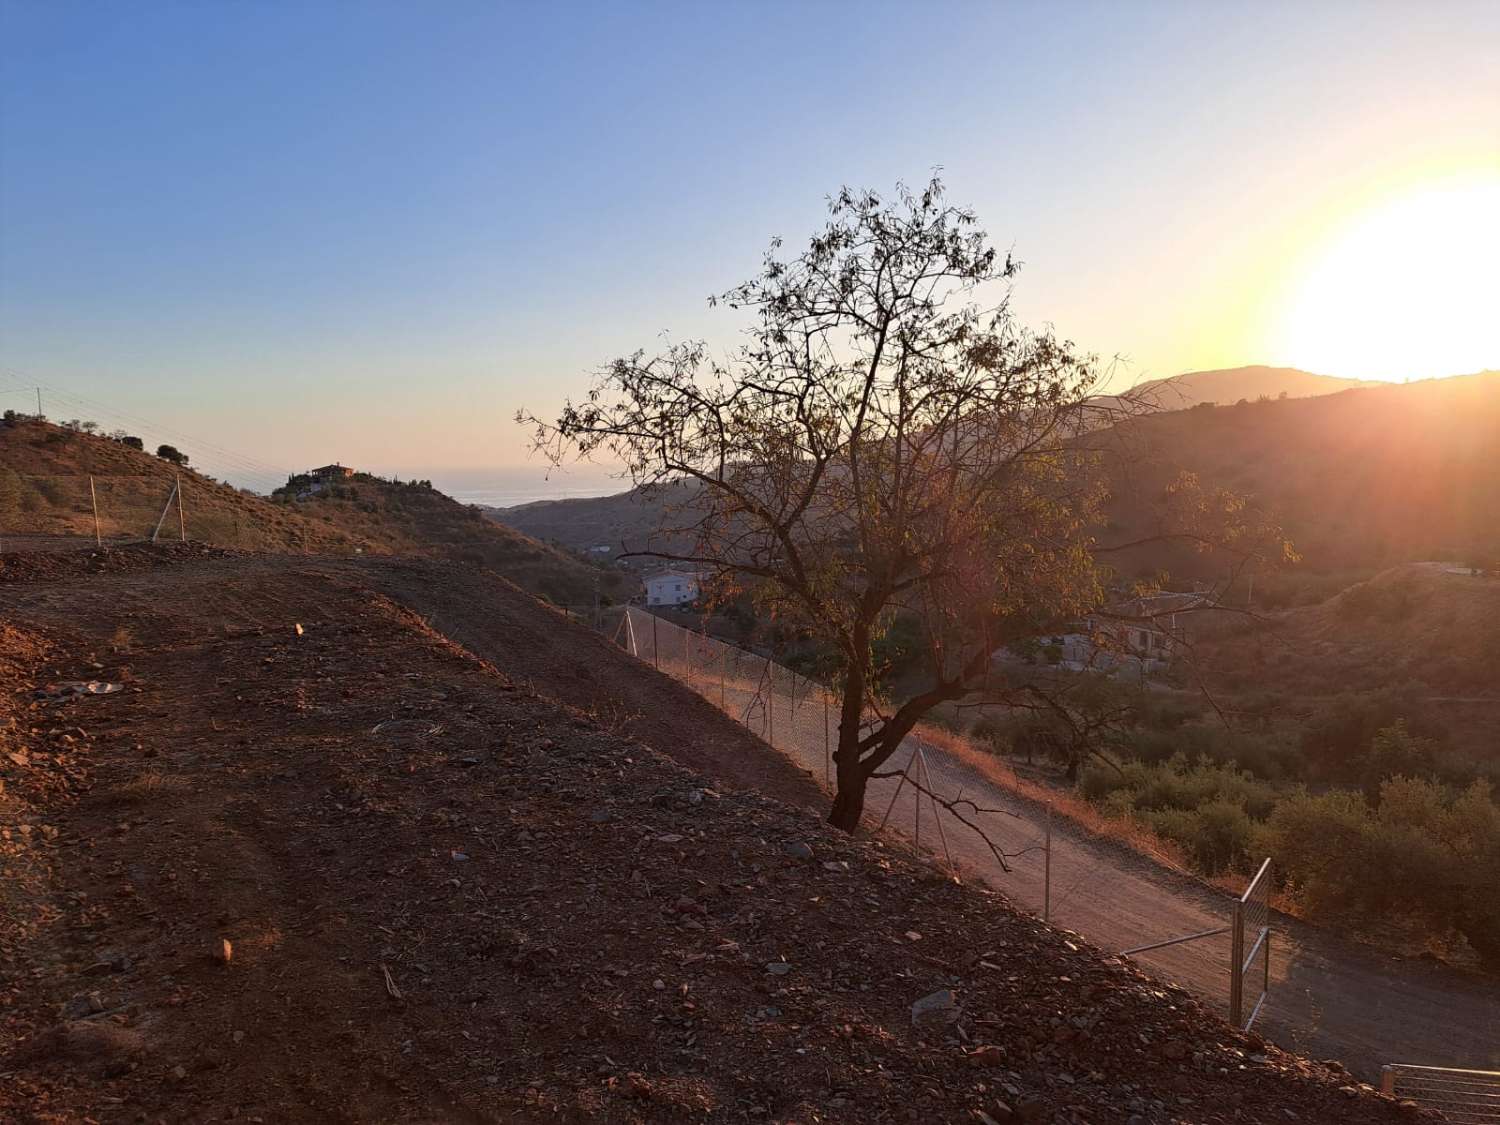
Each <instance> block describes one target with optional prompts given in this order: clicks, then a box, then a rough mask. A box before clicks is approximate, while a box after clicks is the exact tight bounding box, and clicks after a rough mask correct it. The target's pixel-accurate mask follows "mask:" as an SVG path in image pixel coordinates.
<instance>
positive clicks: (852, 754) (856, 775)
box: [828, 667, 870, 832]
mask: <svg viewBox="0 0 1500 1125" xmlns="http://www.w3.org/2000/svg"><path fill="white" fill-rule="evenodd" d="M864 698H865V678H864V673H863V670H862V669H860V668H858V667H851V668H849V669H848V671H847V672H846V673H845V675H844V698H843V701H842V703H841V705H840V707H839V744H838V748H837V749H836V750H834V752H833V763H834V780H835V785H836V789H835V791H834V797H833V808H832V809H830V810H829V812H828V823H829V824H831V825H833V826H834V827H835V828H840V829H843V831H845V832H854V831H855V830H856V829H858V828H859V818H860V817H861V816H862V815H863V814H864V811H865V786H866V785H868V784H869V781H870V777H869V774H868V773H867V772H866V770H865V767H864V764H863V763H862V762H861V761H860V760H859V736H860V720H861V718H862V717H863V715H864Z"/></svg>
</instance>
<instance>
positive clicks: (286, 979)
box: [0, 556, 1400, 1125]
mask: <svg viewBox="0 0 1500 1125" xmlns="http://www.w3.org/2000/svg"><path fill="white" fill-rule="evenodd" d="M188 560H189V561H185V562H183V563H182V565H180V566H176V567H172V566H161V565H154V564H153V562H152V561H150V560H148V561H147V562H146V565H144V566H143V568H142V569H140V570H138V571H132V570H130V569H128V568H126V567H124V565H123V562H122V567H121V568H120V569H115V570H111V571H110V572H109V573H108V574H105V575H83V576H80V577H79V578H78V579H77V580H76V581H73V582H71V583H69V584H67V585H66V586H65V587H63V586H59V585H57V584H56V583H48V584H44V585H39V586H37V587H35V588H29V587H27V586H25V585H24V584H21V585H11V586H8V587H6V588H5V589H4V590H3V591H0V607H3V609H4V617H5V619H6V621H7V622H8V623H9V625H8V628H7V629H6V630H5V631H4V632H3V633H0V646H3V647H0V676H4V677H5V682H4V684H3V687H4V690H3V691H0V708H3V709H4V711H5V714H4V716H3V717H4V718H6V719H14V720H17V721H15V722H14V723H12V724H7V729H6V732H5V734H4V738H5V740H6V742H5V749H6V750H7V752H8V753H7V754H5V755H4V756H0V769H3V770H4V771H5V775H6V780H7V788H6V790H5V798H6V799H7V800H8V801H10V802H13V803H14V805H15V809H14V811H15V812H16V814H17V815H16V820H17V821H18V822H21V823H26V824H28V825H40V826H43V827H42V828H38V829H36V830H34V831H32V832H28V833H25V834H24V836H20V835H14V834H7V835H6V836H5V837H3V838H0V852H3V854H4V859H5V861H6V863H7V865H8V866H9V865H10V864H12V863H14V864H15V865H17V866H18V867H24V868H25V871H26V879H25V882H24V885H11V886H10V887H9V890H10V892H11V895H12V899H11V901H12V904H13V916H14V917H15V919H16V920H17V922H18V924H17V925H15V926H13V927H10V928H8V929H7V930H6V931H5V933H4V935H3V936H4V945H3V946H0V955H3V956H4V957H5V959H6V962H7V968H9V967H10V966H11V964H15V965H20V966H27V967H28V968H29V969H31V970H32V971H27V972H16V971H8V972H6V973H5V974H4V977H3V978H0V979H3V980H4V981H5V982H6V983H5V984H4V985H3V987H4V988H5V989H6V993H5V1004H4V1006H3V1008H0V1012H3V1016H0V1067H3V1069H4V1071H5V1073H6V1075H7V1081H6V1082H5V1083H4V1084H3V1086H0V1116H3V1117H5V1118H6V1119H7V1120H16V1121H24V1122H42V1121H63V1120H81V1119H84V1118H86V1117H92V1118H95V1119H114V1118H117V1117H118V1118H123V1119H126V1120H133V1119H137V1118H139V1117H141V1116H144V1117H145V1118H146V1119H148V1120H154V1119H170V1120H223V1119H227V1118H239V1119H260V1120H266V1121H326V1120H339V1121H345V1122H365V1121H413V1122H417V1121H435V1120H444V1121H472V1122H533V1121H536V1122H540V1121H572V1122H585V1121H589V1122H621V1123H632V1125H634V1123H646V1122H674V1121H704V1120H707V1121H725V1122H729V1121H746V1120H760V1121H766V1122H776V1123H791V1122H800V1123H812V1122H819V1121H828V1122H835V1121H837V1122H843V1121H861V1122H865V1121H868V1122H893V1121H909V1120H919V1121H955V1122H957V1121H977V1120H983V1118H982V1117H980V1116H979V1114H980V1113H981V1112H983V1113H985V1114H988V1115H989V1116H990V1117H991V1118H993V1119H995V1120H1022V1121H1054V1122H1074V1121H1082V1120H1088V1121H1125V1120H1127V1119H1130V1118H1132V1115H1134V1119H1136V1120H1140V1121H1146V1122H1152V1123H1158V1122H1159V1123H1166V1122H1169V1121H1170V1122H1177V1121H1193V1122H1199V1123H1215V1122H1222V1123H1227V1122H1230V1121H1239V1122H1261V1121H1264V1122H1269V1121H1286V1120H1291V1119H1296V1120H1304V1121H1318V1122H1330V1123H1338V1122H1355V1121H1360V1122H1365V1121H1384V1120H1391V1121H1394V1120H1399V1119H1400V1115H1399V1111H1398V1110H1397V1108H1396V1107H1395V1106H1394V1105H1393V1104H1391V1103H1390V1102H1388V1101H1385V1100H1382V1099H1381V1098H1379V1097H1378V1096H1376V1095H1374V1094H1373V1093H1371V1092H1369V1091H1368V1088H1364V1089H1362V1088H1360V1087H1358V1086H1357V1085H1355V1084H1352V1083H1350V1081H1349V1079H1348V1078H1347V1076H1345V1075H1343V1074H1342V1073H1340V1072H1337V1071H1333V1070H1330V1069H1328V1068H1326V1067H1324V1066H1321V1065H1319V1064H1313V1063H1309V1062H1307V1061H1305V1060H1302V1059H1299V1058H1297V1057H1295V1056H1292V1055H1288V1054H1286V1053H1283V1052H1282V1051H1280V1050H1278V1049H1276V1048H1275V1047H1274V1046H1270V1045H1268V1044H1265V1043H1263V1042H1261V1041H1260V1040H1259V1039H1258V1037H1247V1036H1244V1035H1241V1034H1239V1033H1238V1032H1235V1031H1232V1030H1230V1029H1229V1028H1228V1027H1227V1026H1225V1025H1224V1024H1223V1023H1222V1022H1221V1021H1219V1020H1218V1019H1216V1018H1214V1017H1212V1016H1211V1015H1209V1014H1207V1013H1206V1012H1205V1011H1204V1010H1203V1009H1202V1008H1201V1007H1200V1005H1199V1004H1198V1003H1197V1002H1196V1001H1194V1000H1193V999H1192V998H1191V997H1189V996H1187V995H1186V994H1184V993H1182V992H1181V991H1179V990H1174V989H1170V988H1167V987H1163V986H1160V985H1158V984H1156V983H1155V982H1153V981H1151V980H1150V979H1149V978H1146V977H1145V976H1143V975H1142V974H1140V973H1139V972H1137V971H1136V970H1134V969H1133V968H1131V967H1130V966H1128V965H1126V964H1124V963H1122V962H1120V961H1119V960H1118V959H1115V958H1108V957H1105V956H1104V955H1102V954H1101V953H1100V952H1099V951H1097V950H1095V949H1092V948H1090V947H1088V946H1087V945H1085V944H1083V943H1081V942H1079V941H1077V940H1065V935H1063V934H1061V933H1059V932H1057V931H1054V930H1050V929H1048V928H1047V927H1045V926H1043V925H1042V924H1040V923H1039V922H1037V921H1035V920H1034V919H1031V918H1028V917H1026V916H1023V915H1021V914H1018V913H1016V912H1015V911H1013V910H1012V909H1011V908H1009V906H1008V905H1007V904H1006V902H1005V900H1004V899H1003V897H1001V896H999V895H996V894H992V893H986V892H983V891H981V890H978V889H976V888H971V887H964V886H959V885H956V884H955V883H954V882H953V881H952V880H950V879H948V878H945V877H942V876H940V875H939V874H938V873H937V871H936V870H935V869H933V868H931V867H928V866H926V865H924V864H919V863H915V862H912V861H909V860H907V859H904V858H902V857H901V856H899V855H897V854H894V853H893V852H891V851H889V850H888V849H886V848H883V847H881V846H879V845H878V844H875V843H871V842H866V841H856V840H851V839H849V838H846V837H841V836H838V835H837V834H835V833H832V832H831V831H830V830H828V829H826V828H825V827H824V826H822V825H821V824H819V823H818V822H817V821H816V820H815V819H814V818H812V817H810V816H808V815H805V814H802V813H799V812H797V811H795V810H792V809H789V808H788V807H787V806H784V805H781V804H778V803H777V802H775V801H772V800H768V799H766V798H764V797H760V796H756V795H752V794H747V793H739V792H733V791H714V790H712V789H710V788H709V787H708V786H707V785H706V784H705V782H704V779H703V778H702V777H701V776H699V775H695V774H692V773H689V772H686V771H684V770H682V769H681V768H680V767H678V766H676V765H674V764H673V763H671V762H669V761H667V760H666V759H664V758H663V757H662V756H661V755H659V754H657V753H655V752H654V751H652V750H651V749H650V748H648V747H646V746H643V745H642V744H641V743H639V742H635V741H633V740H630V739H628V738H624V737H621V736H620V735H619V734H617V733H615V732H614V731H612V730H611V729H610V728H609V726H608V724H606V723H602V722H600V720H599V719H598V718H597V717H595V716H591V715H588V714H584V713H580V712H576V711H569V710H568V709H566V708H564V707H562V706H559V705H558V704H557V703H555V702H553V701H551V700H549V699H547V698H545V697H543V696H540V695H538V694H536V693H535V692H532V691H530V690H528V689H527V684H526V679H525V676H524V668H525V661H524V655H525V654H524V650H512V656H513V658H514V659H515V660H516V662H517V665H518V668H519V669H520V670H521V672H522V674H521V675H510V674H507V673H506V671H504V670H497V669H496V668H495V667H493V666H491V665H488V664H485V663H483V662H481V661H479V660H477V659H475V658H474V657H473V656H472V655H471V654H469V653H467V652H466V651H464V650H462V649H460V648H458V647H457V646H455V645H453V644H452V643H450V642H448V641H447V640H445V639H444V638H443V637H441V636H439V635H437V634H436V633H434V632H433V631H432V630H431V629H429V628H428V627H426V626H425V625H424V624H423V623H422V622H421V621H420V619H418V618H417V617H416V615H414V614H412V613H410V612H409V611H406V610H403V609H402V608H400V607H398V606H396V605H395V604H393V603H392V602H390V601H389V600H388V599H385V598H383V597H382V596H381V595H380V594H379V592H378V591H377V590H375V589H372V588H371V587H370V586H369V585H368V584H366V583H365V582H363V581H362V580H361V579H360V577H359V574H358V568H357V566H356V565H355V564H351V563H333V562H320V561H318V560H295V561H287V560H275V559H270V560H266V559H253V558H252V559H236V558H229V559H208V560H203V559H192V558H191V557H190V556H189V557H188ZM125 561H128V560H125ZM293 622H297V623H301V624H303V625H304V631H303V632H302V633H300V634H299V633H297V632H295V631H294V630H293V629H292V628H291V624H292V623H293ZM564 624H565V623H564ZM122 631H123V632H124V634H125V635H130V636H133V637H134V638H137V639H134V640H132V641H129V642H125V643H122V642H121V641H120V639H119V638H120V637H121V636H122ZM111 646H113V647H111ZM95 657H99V658H100V660H99V663H102V664H103V666H104V667H103V672H104V674H105V675H106V676H108V677H109V678H111V679H113V680H116V681H119V682H123V683H125V684H126V685H127V690H126V691H124V692H122V693H120V694H118V695H114V696H108V697H102V698H98V699H93V700H86V701H74V702H48V701H46V700H39V699H31V698H23V695H24V692H25V689H29V688H30V687H31V686H32V685H34V684H36V683H38V682H44V681H45V680H47V679H51V678H72V677H75V676H77V675H80V674H83V673H90V674H92V673H94V672H95V671H97V669H96V667H94V665H93V662H94V658H95ZM792 842H797V843H800V844H802V845H804V846H806V847H808V848H810V849H811V850H812V853H813V855H814V857H815V858H814V860H813V861H812V862H808V861H806V860H805V859H799V858H796V857H794V856H793V855H790V854H788V850H787V845H788V844H789V843H792ZM225 942H228V943H229V945H227V946H226V945H225V944H224V943H225ZM944 991H951V993H952V998H953V1003H954V1008H953V1009H952V1017H951V1020H950V1019H949V1018H948V1017H946V1016H945V1017H942V1018H939V1019H938V1020H936V1021H934V1022H933V1023H932V1024H930V1025H928V1026H927V1027H926V1028H923V1027H916V1026H914V1025H913V1019H912V1005H913V1003H914V1002H915V1001H917V1000H919V999H921V998H923V997H926V996H930V995H932V994H934V993H938V992H944Z"/></svg>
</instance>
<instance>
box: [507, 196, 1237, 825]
mask: <svg viewBox="0 0 1500 1125" xmlns="http://www.w3.org/2000/svg"><path fill="white" fill-rule="evenodd" d="M1016 270H1017V264H1016V263H1015V262H1014V261H1012V260H1011V259H1010V258H1009V257H1005V258H1002V257H1001V256H999V255H998V254H997V252H996V251H995V249H994V248H993V247H992V246H991V245H990V244H989V241H988V239H987V238H986V236H985V234H984V233H983V232H982V231H981V230H980V229H979V228H978V226H977V223H976V219H975V216H974V214H973V213H972V212H970V211H968V210H965V209H963V208H959V207H955V206H953V205H951V204H949V203H947V202H946V201H945V199H944V195H943V189H942V186H941V184H940V183H939V182H938V181H937V180H933V181H932V182H931V183H929V184H928V186H927V187H925V188H924V189H923V190H922V191H920V192H912V191H909V190H907V189H905V188H898V190H897V192H896V195H895V197H894V198H893V199H892V200H890V201H887V200H883V199H881V198H880V197H878V196H877V195H876V194H874V193H872V192H862V193H855V192H851V191H849V190H847V189H846V190H844V191H842V192H840V193H839V195H837V196H836V197H835V198H834V199H832V200H831V202H830V217H829V221H828V223H827V225H826V227H825V228H824V229H823V230H822V231H821V232H820V233H818V234H817V235H816V236H814V237H813V239H812V240H811V242H810V244H809V245H808V247H807V249H806V250H805V251H803V252H802V253H801V254H800V255H798V256H796V257H795V258H791V259H789V260H785V259H783V258H782V257H781V256H780V244H779V243H773V245H772V247H771V250H770V252H769V253H768V254H767V256H766V258H765V261H764V264H763V267H762V269H761V271H760V274H759V275H758V276H757V277H755V278H754V279H753V280H751V281H748V282H746V283H745V284H743V285H741V286H739V287H737V288H735V289H733V290H731V291H730V292H729V293H727V294H725V295H724V296H723V297H722V298H719V300H722V301H724V302H725V303H727V304H728V305H729V306H731V307H732V308H735V309H740V310H745V311H747V312H748V313H749V314H750V316H751V317H752V318H753V320H752V326H751V327H750V328H749V329H748V331H747V337H748V338H747V341H746V342H745V343H744V344H743V345H742V346H741V347H740V348H738V349H737V350H736V351H734V352H733V353H732V354H731V355H729V356H728V357H727V358H717V357H715V356H714V355H712V354H711V353H710V351H709V350H708V348H707V347H706V345H704V344H702V343H685V344H678V345H675V346H670V347H668V348H667V349H666V350H665V351H664V352H662V353H661V354H659V355H655V356H650V357H648V356H646V355H645V354H643V353H640V352H638V353H636V354H634V355H631V356H629V357H627V358H622V359H617V360H615V361H614V362H613V363H611V364H610V365H609V366H608V367H607V368H605V369H604V370H603V371H602V372H601V373H600V376H599V378H598V381H597V382H596V384H595V386H594V387H593V389H592V390H591V391H590V393H589V395H588V397H587V399H586V400H585V401H582V402H569V403H568V404H567V405H566V407H565V408H564V409H563V411H562V413H561V415H560V417H558V418H557V419H556V421H543V420H540V419H538V418H536V417H535V416H533V415H529V414H525V413H523V414H522V415H521V416H520V420H522V421H524V422H528V423H531V424H533V425H534V426H535V427H536V433H537V443H538V446H539V447H540V448H542V449H543V450H545V451H546V452H547V453H548V454H549V455H550V456H552V457H553V458H554V459H561V458H563V457H565V456H569V455H581V456H584V457H587V456H591V455H594V454H608V455H611V456H612V457H614V458H616V459H618V460H620V461H622V462H623V463H624V465H625V466H626V468H627V470H628V472H629V474H630V476H631V478H632V480H633V481H634V483H635V484H637V485H638V486H643V487H646V488H648V489H650V488H664V487H665V486H668V485H672V486H676V487H675V489H674V491H675V492H676V493H677V494H680V495H682V496H683V497H685V499H683V500H682V501H680V502H679V503H678V505H677V507H678V514H679V516H680V520H679V526H677V527H675V528H673V529H671V532H672V534H671V542H672V543H674V544H678V546H675V547H672V548H668V549H647V550H645V551H642V552H638V553H642V554H650V555H654V556H656V557H659V558H663V559H670V560H674V561H679V562H691V563H694V564H697V565H699V566H700V567H702V568H704V569H705V570H706V571H709V572H710V573H712V574H713V575H714V576H716V577H717V578H718V579H719V581H720V582H721V584H725V585H729V586H736V587H745V586H748V587H750V588H751V589H752V590H753V591H754V592H755V595H756V597H757V598H759V599H760V600H761V602H762V604H763V605H764V606H766V607H767V608H769V609H770V610H772V611H773V612H775V613H777V614H780V615H784V616H785V617H786V618H789V619H791V620H792V621H794V622H795V623H797V624H798V625H800V626H802V627H803V628H806V629H808V630H810V631H811V632H813V633H814V634H816V635H818V636H819V637H821V638H822V639H823V640H824V641H826V642H827V643H828V644H829V645H830V647H832V648H833V649H834V650H835V651H836V652H837V654H838V657H839V672H838V677H839V680H840V683H839V684H838V687H839V689H840V693H841V697H842V705H841V710H840V715H839V733H838V747H837V750H836V751H835V753H834V755H833V757H834V761H835V763H836V766H837V793H836V796H835V800H834V804H833V808H832V811H831V813H830V815H829V820H830V822H831V823H833V824H835V825H837V826H839V827H841V828H844V829H846V830H850V831H852V830H853V829H854V828H855V827H856V826H857V824H858V823H859V819H860V815H861V812H862V810H863V807H864V800H865V790H866V786H867V784H868V782H869V780H870V778H871V777H872V776H873V775H875V774H876V772H877V771H879V770H880V768H881V766H882V765H883V764H884V763H885V762H886V761H887V759H889V758H890V756H891V755H892V754H893V753H894V752H895V750H896V749H897V747H898V746H899V745H900V743H901V741H902V739H903V738H904V737H905V736H906V735H907V734H908V733H909V732H910V731H911V729H912V727H913V726H914V724H916V722H917V721H918V720H919V719H920V718H921V717H922V716H923V715H925V714H926V713H927V712H929V711H930V710H931V709H932V708H933V707H935V706H937V705H938V704H940V703H943V702H945V701H948V700H955V699H960V698H962V697H964V696H965V695H967V694H968V693H970V692H971V691H973V690H974V689H975V688H976V687H977V686H978V685H979V684H980V682H981V680H982V679H983V678H984V677H985V676H986V674H987V672H988V669H989V665H990V659H991V653H992V652H993V651H994V649H995V648H996V647H997V646H998V645H1000V644H1002V643H1004V642H1005V641H1006V640H1007V639H1011V638H1015V637H1018V636H1021V635H1025V634H1027V633H1029V632H1031V631H1034V630H1035V629H1036V628H1038V627H1039V626H1040V625H1041V624H1042V623H1044V622H1048V621H1055V620H1058V619H1066V618H1069V617H1072V616H1076V615H1079V614H1082V613H1084V612H1086V611H1088V610H1089V609H1091V608H1093V607H1094V606H1096V605H1097V604H1098V603H1099V602H1100V600H1101V595H1102V586H1101V566H1100V563H1099V562H1098V561H1097V559H1096V547H1097V544H1096V543H1095V539H1094V535H1095V531H1096V529H1097V528H1098V527H1099V526H1100V525H1101V523H1102V518H1101V505H1102V503H1103V501H1104V499H1105V497H1106V486H1105V479H1106V475H1105V472H1104V471H1103V470H1104V459H1105V457H1106V456H1107V455H1109V453H1110V452H1111V450H1110V445H1111V440H1112V439H1111V438H1110V437H1109V435H1110V433H1111V432H1112V431H1111V430H1110V428H1109V423H1110V422H1111V421H1112V420H1113V419H1114V417H1116V416H1117V415H1118V414H1120V413H1121V412H1126V411H1128V410H1130V409H1131V404H1130V403H1129V401H1128V399H1127V398H1121V397H1118V396H1111V397H1104V396H1102V395H1101V394H1100V393H1099V392H1100V391H1101V390H1102V388H1103V383H1104V382H1105V377H1106V375H1107V371H1106V370H1104V369H1103V368H1101V366H1100V365H1099V363H1098V362H1097V360H1096V359H1095V358H1094V357H1093V356H1090V355H1084V354H1080V353H1079V352H1078V351H1077V350H1075V348H1074V347H1073V345H1072V344H1071V343H1069V342H1067V341H1064V340H1060V339H1058V338H1057V337H1056V336H1055V335H1053V334H1052V333H1051V332H1050V331H1043V332H1030V331H1026V330H1025V329H1023V328H1022V327H1021V326H1019V325H1018V324H1017V323H1016V321H1015V319H1014V317H1013V316H1012V314H1011V310H1010V306H1009V286H1008V282H1009V279H1011V278H1012V277H1013V276H1014V275H1015V273H1016ZM684 483H687V484H688V485H689V486H690V487H687V488H683V487H682V485H683V484H684ZM1197 533H1201V534H1202V535H1203V536H1205V537H1207V536H1208V535H1209V532H1208V530H1206V529H1204V528H1199V529H1197ZM681 544H691V546H686V547H684V546H681ZM902 614H907V615H912V616H913V617H915V618H916V619H917V620H918V621H919V622H920V624H921V634H922V636H923V638H924V643H925V650H926V651H925V652H924V663H925V682H924V683H923V684H922V685H921V686H920V687H919V688H918V689H917V690H915V691H913V692H912V693H911V694H910V695H909V696H907V697H906V698H905V699H903V700H901V701H900V702H899V703H896V704H892V705H891V706H889V707H887V706H886V705H885V703H884V701H883V700H882V699H881V698H879V693H878V691H877V690H876V687H877V681H876V669H875V666H874V657H873V646H874V644H875V642H876V641H877V640H878V639H879V637H880V636H881V635H882V632H883V631H884V630H885V629H887V628H888V627H889V625H890V623H891V621H892V620H893V619H894V618H895V617H896V616H897V615H902Z"/></svg>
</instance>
